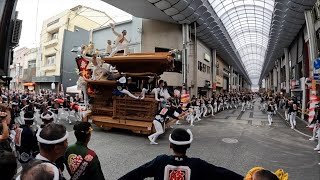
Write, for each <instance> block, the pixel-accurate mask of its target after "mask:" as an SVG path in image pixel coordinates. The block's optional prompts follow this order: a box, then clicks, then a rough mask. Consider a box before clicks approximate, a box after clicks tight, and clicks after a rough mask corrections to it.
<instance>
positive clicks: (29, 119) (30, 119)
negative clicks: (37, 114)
mask: <svg viewBox="0 0 320 180" xmlns="http://www.w3.org/2000/svg"><path fill="white" fill-rule="evenodd" d="M23 119H24V120H27V121H33V120H34V117H33V118H23Z"/></svg>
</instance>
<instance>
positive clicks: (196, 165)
mask: <svg viewBox="0 0 320 180" xmlns="http://www.w3.org/2000/svg"><path fill="white" fill-rule="evenodd" d="M147 177H154V179H155V180H163V179H185V180H197V179H201V180H222V179H223V180H243V176H241V175H239V174H237V173H235V172H233V171H230V170H228V169H225V168H222V167H218V166H214V165H212V164H210V163H207V162H206V161H204V160H201V159H199V158H189V157H186V156H185V157H177V156H168V155H160V156H157V157H156V158H155V159H153V160H152V161H150V162H148V163H146V164H144V165H142V166H140V167H138V168H137V169H134V170H133V171H131V172H129V173H128V174H126V175H124V176H123V177H121V178H120V180H129V179H130V180H141V179H145V178H147Z"/></svg>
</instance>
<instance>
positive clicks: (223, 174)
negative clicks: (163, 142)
mask: <svg viewBox="0 0 320 180" xmlns="http://www.w3.org/2000/svg"><path fill="white" fill-rule="evenodd" d="M169 141H170V148H171V149H172V150H173V154H174V155H171V156H168V155H160V156H157V157H156V158H155V159H153V160H152V161H150V162H148V163H146V164H144V165H142V166H140V167H138V168H137V169H134V170H132V171H131V172H129V173H128V174H126V175H124V176H123V177H121V178H120V180H127V179H128V180H129V179H130V180H133V179H145V178H147V177H154V179H155V180H160V179H161V180H163V179H165V180H169V179H184V180H196V179H201V180H207V179H208V180H212V179H219V180H243V176H241V175H239V174H237V173H235V172H233V171H230V170H228V169H225V168H222V167H218V166H214V165H212V164H209V163H208V162H206V161H204V160H201V159H199V158H189V157H187V156H186V151H187V149H188V148H190V144H191V142H192V141H193V135H192V133H191V131H190V130H189V129H188V130H184V129H180V128H178V129H175V130H174V131H173V132H172V134H170V136H169Z"/></svg>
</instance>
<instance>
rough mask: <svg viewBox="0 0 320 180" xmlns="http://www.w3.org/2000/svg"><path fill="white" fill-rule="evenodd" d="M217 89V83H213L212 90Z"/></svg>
mask: <svg viewBox="0 0 320 180" xmlns="http://www.w3.org/2000/svg"><path fill="white" fill-rule="evenodd" d="M216 90H217V84H216V83H212V91H216Z"/></svg>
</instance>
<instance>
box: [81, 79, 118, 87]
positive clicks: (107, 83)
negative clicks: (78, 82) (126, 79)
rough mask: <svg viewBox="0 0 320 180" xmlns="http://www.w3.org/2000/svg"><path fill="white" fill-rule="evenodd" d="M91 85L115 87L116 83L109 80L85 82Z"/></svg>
mask: <svg viewBox="0 0 320 180" xmlns="http://www.w3.org/2000/svg"><path fill="white" fill-rule="evenodd" d="M86 81H87V82H88V83H89V84H91V85H103V86H116V84H117V81H111V80H86Z"/></svg>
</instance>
